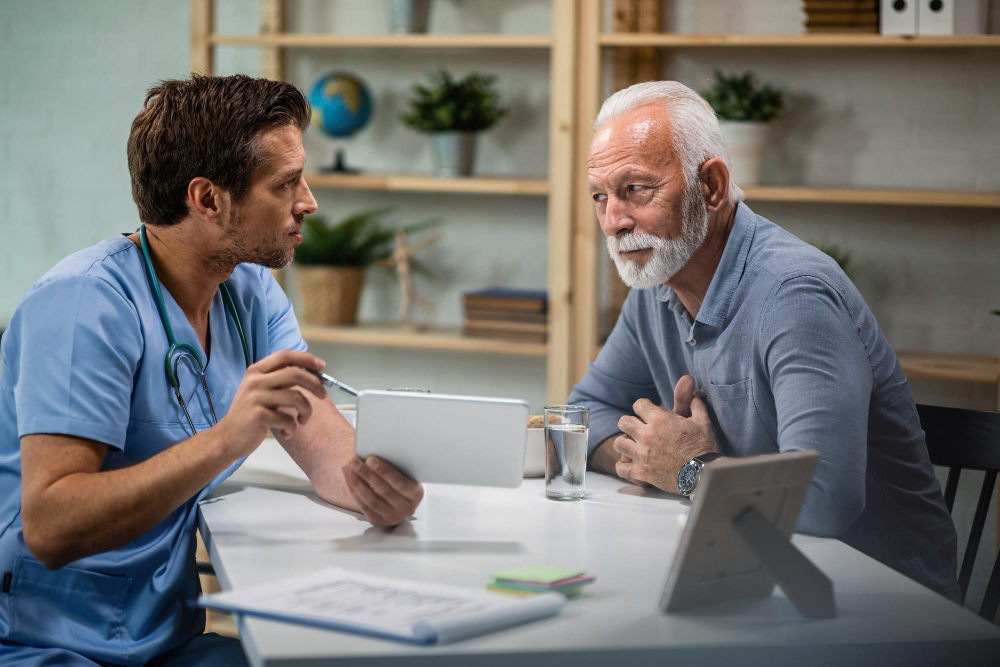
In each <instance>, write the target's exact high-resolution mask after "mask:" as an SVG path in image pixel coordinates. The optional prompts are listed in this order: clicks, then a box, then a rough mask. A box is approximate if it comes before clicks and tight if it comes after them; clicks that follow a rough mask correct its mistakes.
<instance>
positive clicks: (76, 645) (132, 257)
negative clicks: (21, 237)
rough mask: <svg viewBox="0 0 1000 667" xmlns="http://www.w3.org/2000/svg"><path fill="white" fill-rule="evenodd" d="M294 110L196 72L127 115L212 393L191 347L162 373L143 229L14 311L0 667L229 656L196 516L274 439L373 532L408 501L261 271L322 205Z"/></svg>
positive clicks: (166, 273) (188, 661)
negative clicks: (209, 597)
mask: <svg viewBox="0 0 1000 667" xmlns="http://www.w3.org/2000/svg"><path fill="white" fill-rule="evenodd" d="M309 117H310V115H309V106H308V103H307V102H306V100H305V99H304V98H303V96H302V94H301V93H300V92H299V91H298V90H297V89H296V88H295V87H294V86H291V85H289V84H286V83H281V82H275V81H268V80H266V79H252V78H250V77H246V76H232V77H203V76H194V77H192V78H191V79H188V80H175V81H164V82H161V83H160V84H159V85H158V86H156V87H155V88H153V89H152V90H151V91H150V92H149V94H148V96H147V98H146V102H145V105H144V107H143V109H142V111H141V112H140V113H139V115H138V116H137V117H136V119H135V121H134V122H133V124H132V131H131V135H130V137H129V141H128V164H129V171H130V173H131V177H132V195H133V199H134V200H135V202H136V205H137V207H138V210H139V219H140V220H141V221H142V222H144V223H145V225H146V230H147V233H148V250H149V254H150V256H151V261H152V265H153V267H154V269H155V273H156V275H157V276H158V278H159V283H160V285H161V288H162V302H163V306H164V309H165V312H166V315H167V319H168V320H169V321H170V322H171V323H172V328H173V334H174V337H175V339H176V340H177V341H182V342H186V343H189V344H191V346H192V347H193V348H194V349H195V350H197V352H198V353H199V355H200V357H201V361H202V363H203V364H204V371H205V385H207V387H206V386H205V385H203V384H202V379H201V376H200V374H199V373H197V371H196V365H195V364H194V363H192V361H191V359H190V355H188V356H187V357H186V358H182V359H181V360H180V361H179V362H178V364H177V373H178V376H179V381H180V385H179V396H178V395H175V393H174V390H173V388H172V387H171V386H170V385H169V384H168V382H167V377H166V373H165V367H164V359H165V356H166V354H167V350H168V347H169V346H168V339H167V335H166V333H165V326H164V321H163V320H162V319H161V316H160V313H159V312H158V306H157V300H156V298H155V292H154V288H153V287H152V284H153V283H152V280H151V274H148V273H147V269H146V268H145V265H144V259H143V252H142V250H141V248H140V237H139V234H138V233H134V234H130V235H121V236H116V237H114V238H110V239H107V240H105V241H102V242H101V243H98V244H97V245H96V246H93V247H91V248H88V249H86V250H82V251H80V252H77V253H75V254H73V255H70V256H69V257H67V258H66V259H64V260H63V261H61V262H60V263H59V264H57V265H56V266H55V267H53V268H52V269H51V270H50V271H49V272H48V273H47V274H46V275H45V276H43V277H42V278H41V279H40V280H39V281H38V282H37V283H35V284H34V285H33V286H32V287H31V289H30V290H29V291H28V293H27V294H26V295H25V297H24V299H23V300H22V302H21V304H20V305H19V307H18V309H17V311H16V312H15V314H14V317H13V319H12V320H11V323H10V326H9V327H8V329H7V331H6V333H5V335H4V337H3V341H2V344H3V349H2V359H3V371H2V376H0V576H2V582H3V585H2V592H0V664H4V665H12V664H13V665H22V664H23V665H36V664H68V665H93V664H95V663H97V664H120V665H143V664H146V663H149V662H151V661H153V664H158V665H168V664H179V665H197V664H204V665H227V664H243V663H244V658H243V653H242V651H241V650H240V647H239V643H238V642H237V641H236V640H232V639H226V638H222V637H218V636H216V635H206V634H203V632H204V623H205V618H204V613H203V612H202V611H201V610H198V609H195V608H193V607H191V606H190V604H189V603H190V602H191V601H192V600H193V599H194V598H195V597H196V596H197V594H198V592H199V585H198V577H197V574H196V572H195V561H194V550H195V515H196V511H197V504H198V501H200V500H201V499H203V498H204V497H205V496H206V495H207V494H208V493H209V492H210V491H211V490H212V489H213V488H214V487H215V486H216V485H218V484H219V483H220V482H221V481H222V480H224V479H225V478H226V477H227V476H229V475H230V474H231V473H232V472H233V470H235V469H236V467H237V466H239V464H240V463H241V462H242V461H243V460H244V459H245V457H246V456H247V455H248V454H250V453H251V452H252V451H253V450H254V449H255V448H256V447H257V446H258V445H259V444H260V442H261V440H262V439H263V438H264V436H265V435H266V433H267V432H268V431H269V430H270V431H272V432H273V433H274V434H275V435H276V436H277V438H278V440H279V441H280V442H281V443H282V445H284V447H285V448H286V449H287V450H288V452H289V453H290V454H291V456H292V457H293V458H294V459H295V461H296V462H297V463H298V464H299V465H300V466H301V467H302V469H303V470H304V471H305V472H306V474H307V475H308V476H309V479H310V480H311V482H312V485H313V488H314V489H315V490H316V492H317V493H318V494H319V495H320V496H321V497H322V498H324V499H325V500H327V501H329V502H331V503H334V504H336V505H339V506H341V507H345V508H348V509H351V510H356V511H359V512H361V513H363V514H364V515H365V516H366V517H367V518H368V520H369V521H371V522H372V523H373V524H374V525H383V526H388V525H395V524H398V523H400V522H402V521H404V520H405V519H406V518H408V517H409V516H411V515H412V513H413V511H414V510H415V509H416V507H417V505H418V504H419V503H420V500H421V498H422V495H423V489H422V487H421V486H420V484H418V483H417V482H415V481H413V480H411V479H408V478H407V477H405V476H403V475H402V474H401V473H400V472H399V471H397V470H395V469H394V468H393V467H391V466H390V465H388V464H387V463H385V462H384V461H379V460H377V459H374V458H369V459H368V460H367V461H361V460H359V459H357V458H356V457H355V455H354V431H353V429H352V428H351V427H350V426H349V425H348V424H347V423H346V422H345V421H344V419H343V417H342V416H341V415H340V414H339V412H338V411H337V410H336V408H335V407H334V406H333V404H332V403H331V401H330V400H329V399H328V398H327V396H326V393H325V390H324V389H323V387H322V385H321V384H320V382H319V380H318V379H317V378H316V376H315V375H313V374H312V373H309V372H308V371H306V370H304V369H313V370H319V369H321V368H323V366H324V362H323V361H322V360H321V359H319V358H317V357H314V356H312V355H310V354H308V353H306V352H305V348H306V344H305V342H304V341H303V340H302V336H301V334H300V332H299V327H298V324H297V322H296V320H295V316H294V314H293V312H292V307H291V304H290V302H289V300H288V298H287V297H286V296H285V295H284V293H283V292H282V290H281V288H280V287H279V286H278V285H277V284H276V283H275V281H274V279H273V278H272V276H271V273H270V271H269V267H271V268H276V267H282V266H285V265H286V264H287V263H288V262H289V261H291V259H292V257H293V254H294V249H295V246H296V244H298V243H299V242H300V241H301V240H302V237H301V234H300V229H301V227H302V219H303V216H304V215H306V214H308V213H312V212H313V211H315V210H316V201H315V200H314V199H313V196H312V193H311V192H310V191H309V187H308V186H307V185H306V183H305V181H304V180H303V168H304V167H305V153H304V151H303V148H302V132H303V131H304V130H305V128H306V127H307V126H308V124H309ZM223 284H224V285H225V287H226V288H227V289H228V293H229V294H230V295H231V297H232V306H233V307H234V310H235V312H236V316H237V317H238V320H237V319H236V317H234V316H233V314H232V312H231V310H230V308H229V303H228V302H227V299H226V298H224V295H223V293H222V290H221V289H220V285H223ZM238 322H239V323H240V324H241V325H242V330H243V335H242V336H241V333H240V331H239V328H240V327H239V326H238ZM244 336H245V340H246V349H245V350H244V344H243V342H242V341H243V337H244ZM248 357H249V366H248V365H247V363H248ZM182 400H183V404H184V405H185V406H186V409H187V414H185V410H184V408H182V403H181V401H182ZM213 412H214V414H216V415H218V417H219V419H218V422H217V423H216V422H215V419H214V418H213ZM188 415H189V416H190V421H189V419H188Z"/></svg>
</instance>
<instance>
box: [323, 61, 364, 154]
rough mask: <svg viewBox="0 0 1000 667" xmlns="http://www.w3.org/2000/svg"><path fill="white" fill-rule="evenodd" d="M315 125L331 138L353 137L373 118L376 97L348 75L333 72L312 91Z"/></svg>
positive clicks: (359, 81) (358, 80)
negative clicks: (373, 98) (373, 103)
mask: <svg viewBox="0 0 1000 667" xmlns="http://www.w3.org/2000/svg"><path fill="white" fill-rule="evenodd" d="M309 103H310V104H311V105H312V113H313V123H315V124H316V125H317V126H319V127H320V128H322V130H323V131H324V132H326V133H327V134H329V135H330V136H331V137H337V138H341V137H349V136H351V135H352V134H354V133H355V132H357V131H358V130H360V129H361V128H362V127H364V126H365V124H366V123H367V122H368V121H369V120H370V119H371V116H372V98H371V95H370V94H369V93H368V88H367V87H366V86H365V84H364V83H362V82H361V80H360V79H358V78H357V77H355V76H353V75H351V74H348V73H347V72H332V73H330V74H327V75H326V76H324V77H323V78H321V79H320V80H319V81H317V82H316V83H315V84H314V85H313V87H312V90H311V91H309Z"/></svg>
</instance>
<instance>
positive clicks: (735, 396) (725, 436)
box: [702, 378, 777, 456]
mask: <svg viewBox="0 0 1000 667" xmlns="http://www.w3.org/2000/svg"><path fill="white" fill-rule="evenodd" d="M702 390H703V391H704V392H705V395H706V398H707V399H708V400H707V402H708V413H709V416H710V417H711V418H712V430H713V432H714V433H715V441H716V442H717V443H718V444H719V451H720V452H721V453H722V454H725V455H727V456H753V455H756V454H767V453H773V452H775V451H777V446H776V445H774V443H773V441H772V438H771V436H770V435H768V433H767V431H766V430H765V429H764V426H763V424H762V423H761V421H760V418H759V416H758V415H757V409H756V407H755V406H754V401H753V384H752V382H751V379H750V378H747V379H746V380H743V381H741V382H736V383H733V384H712V383H708V384H706V385H704V386H703V387H702Z"/></svg>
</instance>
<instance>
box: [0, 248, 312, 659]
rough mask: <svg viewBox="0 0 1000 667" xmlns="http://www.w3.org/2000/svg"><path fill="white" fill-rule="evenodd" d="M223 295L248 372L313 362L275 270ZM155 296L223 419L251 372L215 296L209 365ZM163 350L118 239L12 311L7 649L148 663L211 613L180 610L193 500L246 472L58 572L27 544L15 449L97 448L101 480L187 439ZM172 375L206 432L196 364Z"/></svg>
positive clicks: (6, 419)
mask: <svg viewBox="0 0 1000 667" xmlns="http://www.w3.org/2000/svg"><path fill="white" fill-rule="evenodd" d="M227 284H228V285H229V290H230V292H231V293H232V296H233V300H234V302H235V304H236V310H237V312H238V313H239V316H240V320H241V321H242V324H243V330H244V332H245V333H246V337H247V343H248V345H249V347H250V354H251V357H252V359H253V361H257V360H259V359H262V358H263V357H265V356H267V355H268V354H271V353H272V352H275V351H277V350H281V349H295V350H304V349H306V344H305V342H304V341H303V340H302V336H301V334H300V332H299V326H298V323H297V322H296V320H295V315H294V313H293V312H292V306H291V303H290V302H289V300H288V298H287V297H286V296H285V294H284V292H282V290H281V288H280V287H279V286H278V284H277V283H276V282H275V281H274V278H273V277H272V276H271V273H270V271H269V270H267V269H265V268H263V267H260V266H256V265H250V264H241V265H239V266H237V267H236V270H235V271H234V272H233V274H232V276H231V277H230V278H229V280H228V281H227ZM163 298H164V301H165V303H166V308H167V312H168V314H169V316H170V320H171V323H172V324H173V328H174V332H175V335H176V336H177V339H178V340H180V341H185V342H189V343H192V344H193V345H194V346H195V347H197V348H198V350H199V352H201V353H202V359H203V360H204V359H206V358H208V364H207V365H206V367H205V373H206V376H207V379H208V386H209V389H210V391H211V393H212V400H213V401H214V403H215V408H216V413H217V414H218V416H219V418H220V419H221V418H222V416H223V415H224V414H225V413H226V412H227V411H228V409H229V406H230V404H231V403H232V400H233V396H234V395H235V393H236V389H237V388H238V387H239V384H240V381H241V380H242V378H243V374H244V372H245V370H246V362H245V358H244V354H243V348H242V345H241V343H240V338H239V334H238V332H237V330H236V326H235V324H234V322H233V319H232V317H231V316H230V314H229V312H228V310H227V308H226V305H225V303H224V301H223V299H222V295H221V293H217V294H216V296H215V299H214V300H213V301H212V305H211V309H210V311H209V326H210V330H211V339H210V340H211V356H210V357H209V356H208V355H205V354H204V350H203V349H202V348H201V346H200V344H199V340H198V337H197V335H196V334H195V332H194V330H193V329H192V327H191V325H190V324H189V322H188V320H187V317H186V316H185V315H184V313H183V311H182V310H181V309H180V306H178V305H177V302H176V301H174V299H173V297H172V296H171V295H170V293H169V292H168V291H167V290H166V288H164V289H163ZM167 347H168V345H167V338H166V334H165V333H164V330H163V324H162V323H161V321H160V317H159V315H158V313H157V309H156V304H155V301H154V299H153V295H152V291H151V289H150V286H149V282H148V280H147V277H146V274H145V268H144V265H143V258H142V252H141V250H140V249H139V247H138V246H137V245H135V244H134V243H133V242H132V241H131V240H129V239H128V238H126V237H125V236H117V237H114V238H111V239H108V240H106V241H102V242H101V243H98V244H97V245H95V246H93V247H91V248H87V249H86V250H82V251H80V252H77V253H75V254H73V255H70V256H69V257H67V258H66V259H64V260H63V261H61V262H59V264H57V265H56V266H55V267H53V268H52V270H50V271H49V272H48V273H47V274H45V276H43V277H42V278H41V280H39V281H38V282H37V283H35V284H34V285H33V286H32V287H31V289H30V290H28V293H27V294H26V295H25V297H24V299H23V300H22V301H21V303H20V305H19V306H18V308H17V311H16V312H15V313H14V317H13V319H12V320H11V322H10V326H9V327H8V329H7V331H6V333H5V334H4V336H3V348H2V357H3V373H2V376H0V577H4V579H5V585H4V592H2V593H0V638H2V639H5V640H9V641H13V642H18V643H22V644H28V645H32V646H57V647H63V648H67V649H69V650H72V651H75V652H78V653H81V654H83V655H85V656H88V657H91V658H95V659H97V660H101V661H107V662H112V663H116V664H124V665H141V664H143V663H145V662H146V661H148V660H150V659H151V658H153V657H155V656H157V655H160V654H162V653H163V652H165V651H168V650H170V649H171V648H173V647H175V646H177V645H179V644H181V643H183V642H185V641H187V640H188V639H190V638H191V637H193V636H195V635H197V634H199V633H201V632H203V629H204V612H203V611H201V610H198V609H194V608H192V607H190V606H189V605H188V603H189V602H190V601H191V600H193V599H194V598H195V597H196V596H197V594H198V592H199V583H198V576H197V573H196V571H195V558H194V552H195V521H196V511H197V503H198V501H199V500H201V499H202V498H204V497H205V496H206V495H207V494H208V493H209V492H210V491H211V490H212V489H213V488H214V487H215V486H216V485H218V484H219V483H220V482H221V481H223V480H224V479H225V478H226V477H228V476H229V475H231V474H232V472H233V471H234V470H235V469H236V468H237V467H238V466H239V464H240V463H242V460H240V461H237V462H235V463H234V464H233V465H232V466H230V467H229V468H227V469H226V470H225V471H223V472H222V473H220V474H219V476H218V477H216V478H215V480H213V481H212V483H211V484H209V485H208V486H207V487H205V488H204V489H202V490H201V492H200V493H198V495H196V496H195V497H193V498H191V499H190V500H188V501H187V502H186V503H184V504H183V505H181V506H180V507H179V508H177V509H176V510H174V511H173V512H171V513H170V514H169V515H168V516H167V517H166V518H165V519H164V520H163V521H162V522H160V523H159V524H158V525H157V526H156V527H155V528H153V529H152V530H150V531H149V532H148V533H146V534H145V535H143V536H142V537H140V538H138V539H136V540H134V541H132V542H130V543H128V544H126V545H125V546H123V547H120V548H118V549H115V550H114V551H109V552H106V553H102V554H98V555H95V556H89V557H87V558H83V559H80V560H78V561H75V562H73V563H70V564H69V565H67V566H65V567H63V568H61V569H59V570H48V569H46V568H45V567H43V566H42V565H41V564H40V563H39V562H38V561H37V560H35V558H34V557H33V556H32V555H31V553H30V552H29V551H28V549H27V548H26V547H25V544H24V538H23V536H22V532H21V516H20V510H21V455H20V438H21V437H23V436H25V435H29V434H32V433H60V434H66V435H74V436H78V437H82V438H89V439H92V440H97V441H100V442H103V443H106V444H107V445H108V451H107V456H106V457H105V460H104V464H103V467H102V469H103V470H110V469H115V468H123V467H126V466H130V465H134V464H136V463H139V462H141V461H144V460H146V459H148V458H150V457H151V456H153V455H155V454H157V453H159V452H162V451H163V450H165V449H167V448H168V447H170V446H171V445H173V444H175V443H177V442H179V441H181V440H184V439H186V438H187V437H189V436H190V435H191V434H190V428H189V426H188V424H187V420H186V419H185V417H184V414H183V412H182V410H181V408H180V404H179V403H178V401H177V399H176V397H175V396H174V394H173V390H172V389H171V388H170V386H169V385H168V384H167V379H166V376H165V374H164V364H163V359H164V355H165V353H166V351H167ZM179 367H180V375H181V378H180V381H181V390H182V392H183V394H184V395H185V400H186V401H187V405H188V409H189V410H190V412H191V417H192V419H193V420H194V421H195V424H196V426H197V428H198V430H199V431H201V430H203V429H208V428H210V427H211V422H212V418H211V412H210V410H209V407H208V402H207V399H206V397H205V392H204V389H203V388H202V387H201V385H200V381H198V380H197V379H196V378H197V375H195V373H194V371H193V370H192V367H191V364H188V363H181V364H180V365H179ZM8 575H9V576H8Z"/></svg>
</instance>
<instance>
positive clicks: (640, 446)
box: [614, 396, 718, 493]
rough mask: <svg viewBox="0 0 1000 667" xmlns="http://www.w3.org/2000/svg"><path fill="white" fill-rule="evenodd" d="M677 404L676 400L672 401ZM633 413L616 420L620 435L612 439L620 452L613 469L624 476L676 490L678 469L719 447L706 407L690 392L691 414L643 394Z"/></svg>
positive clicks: (675, 491) (672, 490) (616, 449)
mask: <svg viewBox="0 0 1000 667" xmlns="http://www.w3.org/2000/svg"><path fill="white" fill-rule="evenodd" d="M675 405H676V402H675ZM633 409H634V410H635V415H636V416H635V417H630V416H627V415H626V416H624V417H622V418H621V419H619V420H618V428H620V429H621V430H622V433H623V435H620V436H618V438H617V439H615V441H614V448H615V451H616V452H618V454H619V455H620V456H621V460H619V462H618V465H617V466H616V467H615V472H617V473H618V475H619V476H620V477H622V478H624V479H627V480H630V481H635V482H638V483H642V482H645V483H647V484H652V485H653V486H655V487H657V488H660V489H663V490H664V491H669V492H671V493H677V472H678V471H679V470H680V469H681V466H683V465H684V464H685V463H687V462H688V461H690V460H691V459H693V458H694V457H696V456H700V455H701V454H707V453H708V452H715V451H718V446H717V445H716V442H715V436H714V435H713V434H712V423H711V421H710V420H709V417H708V408H707V407H706V405H705V402H704V401H702V399H701V398H700V397H698V396H692V397H691V402H690V411H691V416H690V417H684V416H682V415H680V414H678V413H677V412H675V411H673V410H668V409H667V408H663V407H660V406H657V405H654V404H653V402H652V401H649V400H647V399H645V398H642V399H639V400H638V401H636V402H635V404H634V405H633Z"/></svg>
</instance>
